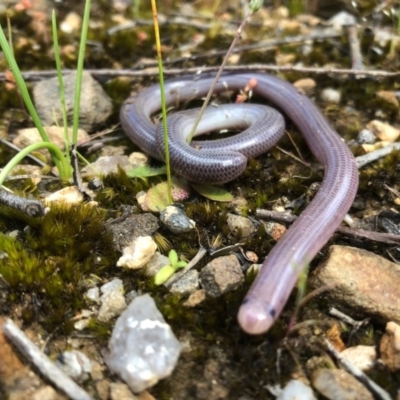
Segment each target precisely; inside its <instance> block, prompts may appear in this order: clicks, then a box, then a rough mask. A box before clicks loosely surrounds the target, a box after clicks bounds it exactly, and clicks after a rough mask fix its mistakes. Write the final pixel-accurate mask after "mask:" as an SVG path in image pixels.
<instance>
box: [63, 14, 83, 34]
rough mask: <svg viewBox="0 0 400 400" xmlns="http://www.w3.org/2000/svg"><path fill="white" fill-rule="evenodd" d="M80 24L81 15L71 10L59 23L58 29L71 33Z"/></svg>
mask: <svg viewBox="0 0 400 400" xmlns="http://www.w3.org/2000/svg"><path fill="white" fill-rule="evenodd" d="M81 24H82V17H81V16H80V15H79V14H78V13H76V12H74V11H72V12H69V13H68V14H67V15H66V16H65V18H64V20H63V21H62V22H61V24H60V30H61V31H63V32H64V33H68V34H71V33H73V32H76V31H77V30H78V29H80V27H81Z"/></svg>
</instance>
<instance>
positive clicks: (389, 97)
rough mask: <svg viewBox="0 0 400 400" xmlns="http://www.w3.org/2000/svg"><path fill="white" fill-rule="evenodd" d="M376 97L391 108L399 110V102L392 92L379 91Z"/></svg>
mask: <svg viewBox="0 0 400 400" xmlns="http://www.w3.org/2000/svg"><path fill="white" fill-rule="evenodd" d="M376 96H377V97H378V98H379V99H380V100H382V101H384V102H385V103H388V104H389V105H391V106H392V107H394V108H396V109H398V108H399V100H398V99H397V97H396V94H395V93H394V92H390V91H388V90H380V91H379V92H377V94H376Z"/></svg>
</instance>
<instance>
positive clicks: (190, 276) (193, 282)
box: [169, 269, 199, 295]
mask: <svg viewBox="0 0 400 400" xmlns="http://www.w3.org/2000/svg"><path fill="white" fill-rule="evenodd" d="M198 288H199V273H198V272H197V271H196V270H195V269H191V270H190V271H188V272H187V273H186V274H185V275H183V276H182V278H180V279H178V280H177V281H176V282H174V283H173V284H172V285H171V288H170V289H169V290H170V292H172V293H176V294H181V295H185V294H191V293H193V292H194V291H195V290H197V289H198Z"/></svg>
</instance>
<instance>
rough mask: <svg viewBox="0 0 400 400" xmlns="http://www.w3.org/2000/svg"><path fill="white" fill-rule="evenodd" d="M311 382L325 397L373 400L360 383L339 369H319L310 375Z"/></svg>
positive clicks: (345, 399) (347, 399)
mask: <svg viewBox="0 0 400 400" xmlns="http://www.w3.org/2000/svg"><path fill="white" fill-rule="evenodd" d="M312 384H313V386H314V387H315V388H316V389H317V390H318V392H320V393H321V394H322V395H323V396H324V397H326V398H327V399H332V400H336V399H340V400H360V399H363V400H373V398H374V397H373V396H372V394H371V393H370V392H369V391H368V390H367V389H366V388H365V386H364V385H363V384H362V383H360V382H359V381H358V380H357V379H356V378H354V376H352V375H350V374H349V373H348V372H346V371H343V370H341V369H328V368H321V369H319V370H318V371H316V372H314V373H313V375H312Z"/></svg>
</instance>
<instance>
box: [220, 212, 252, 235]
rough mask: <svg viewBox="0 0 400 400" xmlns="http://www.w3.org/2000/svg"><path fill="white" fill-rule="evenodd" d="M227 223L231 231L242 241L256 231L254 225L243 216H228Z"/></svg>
mask: <svg viewBox="0 0 400 400" xmlns="http://www.w3.org/2000/svg"><path fill="white" fill-rule="evenodd" d="M226 223H227V224H228V227H229V230H230V231H231V232H232V233H233V234H234V235H235V236H237V237H239V238H240V239H242V238H246V237H247V236H250V235H251V234H252V233H254V232H255V230H256V228H255V226H254V224H253V223H252V222H251V221H250V220H249V219H248V218H245V217H242V216H241V215H236V214H228V215H227V221H226Z"/></svg>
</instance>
